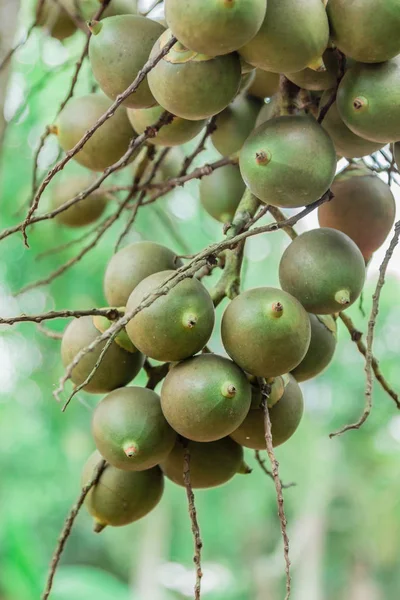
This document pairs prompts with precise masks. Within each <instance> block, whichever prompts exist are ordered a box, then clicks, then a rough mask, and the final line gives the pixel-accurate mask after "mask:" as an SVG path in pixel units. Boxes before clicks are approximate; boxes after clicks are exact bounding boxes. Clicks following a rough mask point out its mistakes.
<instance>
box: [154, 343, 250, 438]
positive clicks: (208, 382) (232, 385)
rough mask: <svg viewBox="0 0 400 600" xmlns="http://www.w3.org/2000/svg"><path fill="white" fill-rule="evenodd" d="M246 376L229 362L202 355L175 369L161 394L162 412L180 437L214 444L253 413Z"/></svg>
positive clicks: (166, 380) (211, 355)
mask: <svg viewBox="0 0 400 600" xmlns="http://www.w3.org/2000/svg"><path fill="white" fill-rule="evenodd" d="M250 403H251V388H250V384H249V382H248V380H247V378H246V375H245V374H244V373H243V371H241V370H240V369H239V367H238V366H237V365H235V363H233V362H232V361H231V360H229V359H228V358H224V357H222V356H218V355H216V354H200V355H199V356H195V357H193V358H189V359H187V360H185V361H183V362H181V363H179V364H178V365H176V366H175V367H173V368H172V369H171V370H170V371H169V373H168V375H167V376H166V378H165V381H164V384H163V387H162V390H161V408H162V411H163V413H164V416H165V418H166V419H167V421H168V423H169V424H170V425H171V427H173V429H175V431H177V432H178V433H179V434H180V435H183V436H184V437H185V438H187V439H189V440H193V441H195V442H213V441H214V440H219V439H221V438H223V437H225V436H227V435H229V434H230V433H232V431H234V430H235V429H236V428H237V427H239V425H240V423H242V421H243V419H244V418H245V416H246V415H247V413H248V412H249V410H250Z"/></svg>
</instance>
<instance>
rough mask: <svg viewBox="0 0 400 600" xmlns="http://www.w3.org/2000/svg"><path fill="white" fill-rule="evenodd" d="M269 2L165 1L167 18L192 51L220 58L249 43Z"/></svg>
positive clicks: (236, 0)
mask: <svg viewBox="0 0 400 600" xmlns="http://www.w3.org/2000/svg"><path fill="white" fill-rule="evenodd" d="M265 10H266V0H191V1H189V2H182V0H165V18H166V20H167V23H168V27H169V28H170V29H171V31H172V33H173V34H174V35H175V36H176V37H177V38H178V40H179V41H180V42H181V43H182V44H184V45H185V46H186V47H187V48H189V49H190V50H193V52H199V53H201V54H208V55H209V56H218V55H220V54H228V53H229V52H233V51H234V50H237V49H238V48H240V47H241V46H243V45H244V44H247V42H249V41H250V40H251V39H252V38H253V37H254V36H255V35H256V33H257V31H258V30H259V29H260V27H261V24H262V22H263V20H264V16H265Z"/></svg>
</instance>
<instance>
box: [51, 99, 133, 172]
mask: <svg viewBox="0 0 400 600" xmlns="http://www.w3.org/2000/svg"><path fill="white" fill-rule="evenodd" d="M110 106H111V101H110V100H109V99H108V98H106V97H105V96H103V95H102V94H88V95H87V96H80V97H77V98H75V97H74V98H71V100H69V101H68V104H67V105H66V106H65V108H64V109H63V110H62V112H61V114H60V115H59V117H58V120H57V123H56V127H57V135H58V141H59V144H60V146H61V148H62V149H63V150H64V151H65V152H68V151H69V150H71V149H72V148H73V147H74V146H75V144H77V143H78V142H79V141H80V139H81V138H82V137H83V136H84V134H85V133H86V131H87V130H88V129H90V127H92V126H93V125H94V124H95V123H96V121H97V120H98V119H99V118H100V117H101V116H102V115H103V114H104V113H105V112H106V111H107V110H108V109H109V108H110ZM134 136H135V132H134V131H133V129H132V127H131V124H130V123H129V120H128V117H127V115H126V110H124V109H123V108H122V107H120V108H117V110H116V112H115V114H114V115H113V116H112V117H111V118H110V119H108V120H107V121H106V122H105V123H103V125H102V126H101V127H100V128H99V129H98V130H97V131H96V132H95V133H94V134H93V135H92V137H91V138H90V139H89V140H88V141H87V142H86V144H85V145H84V146H83V148H82V149H81V150H80V151H79V152H78V153H77V154H76V155H75V156H74V160H76V162H78V163H79V164H81V165H83V166H84V167H87V168H88V169H91V170H92V171H104V169H106V168H107V167H109V166H111V165H112V164H114V163H115V162H117V161H118V160H119V159H120V158H121V157H122V156H123V155H124V154H125V152H126V151H127V150H128V146H129V142H130V141H131V139H132V138H133V137H134Z"/></svg>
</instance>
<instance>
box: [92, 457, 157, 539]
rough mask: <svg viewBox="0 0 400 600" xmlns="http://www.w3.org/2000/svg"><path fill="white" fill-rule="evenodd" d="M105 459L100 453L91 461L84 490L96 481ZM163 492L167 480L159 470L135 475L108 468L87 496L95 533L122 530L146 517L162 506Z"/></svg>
mask: <svg viewBox="0 0 400 600" xmlns="http://www.w3.org/2000/svg"><path fill="white" fill-rule="evenodd" d="M101 459H102V457H101V455H100V453H99V452H97V451H95V452H93V454H92V455H91V456H90V457H89V459H88V461H87V462H86V464H85V466H84V468H83V472H82V478H81V481H82V486H85V485H87V484H88V483H89V481H90V480H91V479H92V477H93V473H94V469H95V468H96V465H97V464H98V463H99V461H100V460H101ZM163 492H164V476H163V474H162V471H161V469H160V468H159V467H154V468H152V469H148V470H147V471H136V472H133V471H122V470H121V469H116V468H115V467H113V466H112V465H107V466H106V468H105V469H104V471H103V473H102V475H101V476H100V480H99V482H98V483H97V484H96V485H95V486H94V487H93V488H92V489H91V490H90V491H89V493H88V494H87V496H86V498H85V506H86V508H87V510H88V511H89V513H90V514H91V515H92V517H94V521H95V527H94V529H95V531H97V532H100V531H101V530H102V529H104V527H106V526H107V525H112V526H113V527H120V526H122V525H128V524H129V523H133V522H134V521H138V520H139V519H141V518H142V517H144V516H146V515H147V514H148V513H149V512H150V511H151V510H153V508H155V507H156V506H157V504H158V503H159V502H160V500H161V497H162V495H163Z"/></svg>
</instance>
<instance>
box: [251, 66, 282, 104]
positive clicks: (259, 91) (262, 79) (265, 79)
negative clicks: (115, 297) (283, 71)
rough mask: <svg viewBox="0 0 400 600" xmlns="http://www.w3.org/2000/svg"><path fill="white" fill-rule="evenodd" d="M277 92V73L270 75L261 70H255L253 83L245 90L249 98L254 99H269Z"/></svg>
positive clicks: (268, 72)
mask: <svg viewBox="0 0 400 600" xmlns="http://www.w3.org/2000/svg"><path fill="white" fill-rule="evenodd" d="M278 91H279V73H271V72H270V71H264V70H263V69H256V75H255V78H254V81H253V83H252V84H251V86H250V87H249V89H248V90H247V93H248V94H250V96H255V97H256V98H261V99H264V98H271V96H273V95H274V94H276V93H277V92H278Z"/></svg>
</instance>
